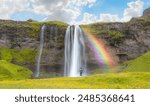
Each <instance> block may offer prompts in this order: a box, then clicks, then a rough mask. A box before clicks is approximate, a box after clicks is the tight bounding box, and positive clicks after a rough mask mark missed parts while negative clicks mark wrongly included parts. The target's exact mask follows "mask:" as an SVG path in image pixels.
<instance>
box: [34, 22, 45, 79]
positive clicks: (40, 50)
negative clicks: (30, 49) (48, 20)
mask: <svg viewBox="0 0 150 106" xmlns="http://www.w3.org/2000/svg"><path fill="white" fill-rule="evenodd" d="M45 28H46V26H45V25H43V26H42V28H41V34H40V46H39V51H38V58H37V65H36V74H35V77H39V75H40V63H41V56H42V51H43V46H44V31H45Z"/></svg>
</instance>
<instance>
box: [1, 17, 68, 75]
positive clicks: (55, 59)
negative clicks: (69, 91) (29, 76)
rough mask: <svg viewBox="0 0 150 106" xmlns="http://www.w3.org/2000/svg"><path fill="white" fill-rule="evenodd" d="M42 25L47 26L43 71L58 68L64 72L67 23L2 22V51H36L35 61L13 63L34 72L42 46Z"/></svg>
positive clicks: (42, 62) (42, 61)
mask: <svg viewBox="0 0 150 106" xmlns="http://www.w3.org/2000/svg"><path fill="white" fill-rule="evenodd" d="M42 25H46V29H45V32H44V41H45V42H44V49H43V54H42V59H41V64H42V70H45V71H53V70H54V69H55V68H56V67H57V70H61V71H62V69H61V68H62V64H63V57H64V55H63V51H64V35H65V31H66V28H67V24H65V23H62V22H43V23H41V22H35V21H33V20H29V21H12V20H0V49H1V48H8V49H10V50H15V51H16V52H19V51H21V50H22V49H32V50H34V51H36V52H37V53H36V55H35V56H34V60H35V61H29V62H25V63H18V61H17V62H16V61H14V59H12V61H11V62H12V63H14V64H19V65H23V66H25V67H28V68H30V69H31V70H33V71H34V70H35V67H36V66H35V65H36V58H37V55H38V48H39V45H40V29H41V27H42ZM12 55H14V54H12ZM22 56H23V55H22ZM0 58H1V54H0ZM20 58H26V57H20ZM50 69H51V70H50ZM55 71H56V70H55ZM60 73H61V72H60Z"/></svg>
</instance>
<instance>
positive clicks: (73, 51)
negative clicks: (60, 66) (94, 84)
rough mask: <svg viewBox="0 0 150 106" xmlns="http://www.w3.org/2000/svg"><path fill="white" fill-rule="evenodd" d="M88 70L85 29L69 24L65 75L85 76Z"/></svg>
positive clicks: (66, 36)
mask: <svg viewBox="0 0 150 106" xmlns="http://www.w3.org/2000/svg"><path fill="white" fill-rule="evenodd" d="M86 70H87V69H86V55H85V42H84V37H83V31H82V30H81V29H80V27H79V26H69V27H68V28H67V30H66V35H65V68H64V75H65V76H70V77H78V76H85V75H86Z"/></svg>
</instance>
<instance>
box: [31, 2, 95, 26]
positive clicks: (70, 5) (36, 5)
mask: <svg viewBox="0 0 150 106" xmlns="http://www.w3.org/2000/svg"><path fill="white" fill-rule="evenodd" d="M95 2H96V0H31V3H32V7H33V11H34V12H35V13H38V14H41V15H46V16H47V17H46V18H45V21H49V20H61V21H64V22H68V23H75V21H76V19H77V17H78V16H79V15H80V14H81V8H82V6H85V5H88V6H92V5H93V4H94V3H95Z"/></svg>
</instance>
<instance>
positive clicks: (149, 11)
mask: <svg viewBox="0 0 150 106" xmlns="http://www.w3.org/2000/svg"><path fill="white" fill-rule="evenodd" d="M143 16H150V7H149V8H148V9H146V10H144V13H143Z"/></svg>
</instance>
